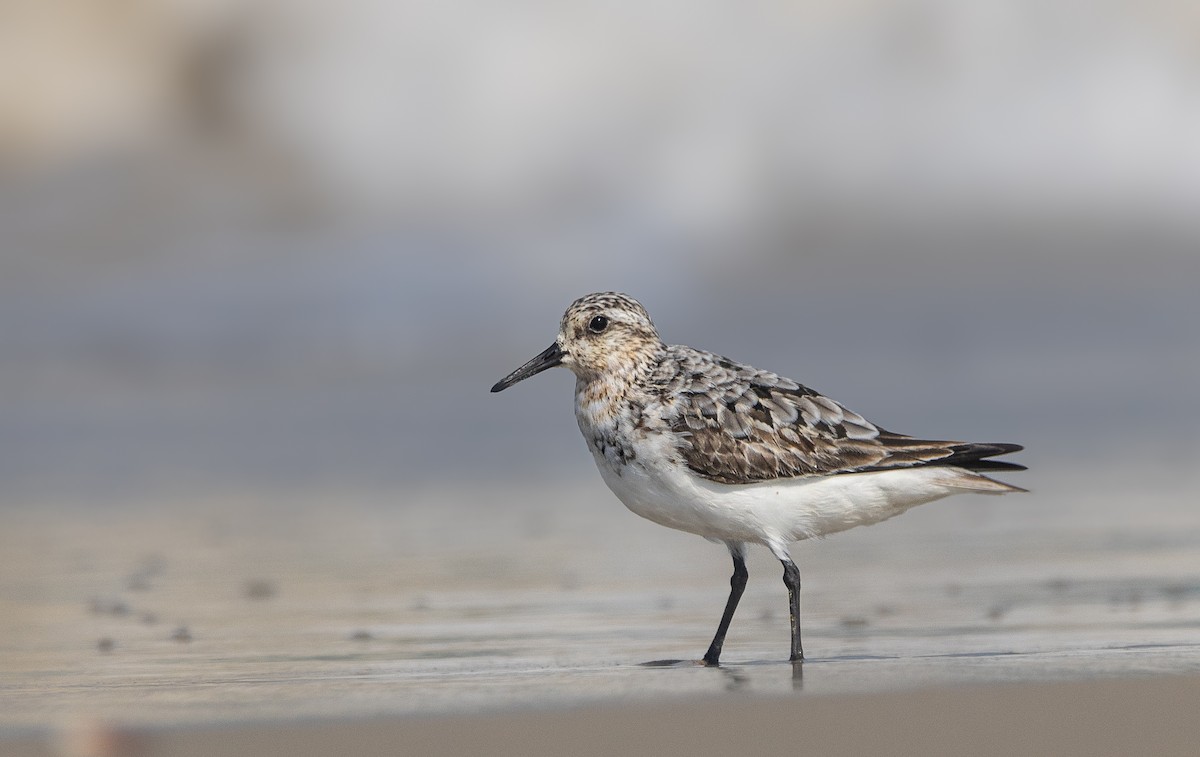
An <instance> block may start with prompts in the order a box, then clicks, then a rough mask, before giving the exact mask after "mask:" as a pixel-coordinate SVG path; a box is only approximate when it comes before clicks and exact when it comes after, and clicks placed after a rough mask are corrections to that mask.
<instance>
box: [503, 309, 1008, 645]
mask: <svg viewBox="0 0 1200 757" xmlns="http://www.w3.org/2000/svg"><path fill="white" fill-rule="evenodd" d="M558 365H562V366H565V367H567V368H570V369H571V371H572V372H573V373H574V374H575V417H576V419H577V420H578V421H579V430H580V431H582V432H583V436H584V438H585V439H586V440H587V445H588V449H590V450H591V451H592V456H593V457H594V458H595V459H596V467H598V468H599V469H600V475H601V476H602V477H603V478H604V482H605V483H606V484H608V488H609V489H611V490H612V492H613V493H614V494H616V495H617V498H618V499H620V500H621V502H623V503H624V504H625V506H626V507H628V508H629V509H630V510H632V511H633V512H634V513H637V514H638V515H640V516H642V517H643V518H648V519H650V520H652V521H654V522H655V523H660V524H662V525H664V526H669V527H671V528H676V529H679V530H681V531H687V532H689V533H693V534H699V535H700V536H703V537H705V538H707V539H709V540H711V541H720V542H724V544H725V546H726V547H728V548H729V552H730V554H731V555H732V556H733V577H732V578H731V579H730V582H729V583H730V591H729V599H728V601H727V602H726V604H725V612H724V613H723V614H722V615H721V622H720V623H719V624H718V626H717V633H716V635H715V636H714V637H713V640H712V644H710V645H709V647H708V651H706V652H705V653H704V657H703V658H702V660H701V662H703V663H704V664H706V665H714V666H715V665H717V664H718V661H719V659H720V656H721V647H722V645H723V644H724V642H725V633H726V631H728V630H729V623H730V621H731V620H732V619H733V614H734V611H735V610H736V609H737V605H738V600H739V599H741V596H742V591H743V590H744V589H745V587H746V578H747V572H746V562H745V559H744V554H745V548H746V545H747V544H762V545H764V546H766V547H767V549H769V550H771V552H772V554H774V555H775V557H776V558H777V559H778V560H779V561H780V562H781V563H783V582H784V584H786V585H787V589H788V600H789V610H790V615H791V634H792V639H791V660H792V661H799V660H803V659H804V651H803V649H802V647H801V644H800V570H799V569H798V568H797V567H796V564H795V563H794V562H792V559H791V557H790V556H789V554H788V545H789V544H791V543H792V542H796V541H800V540H802V539H811V538H813V537H820V536H825V535H826V534H832V533H836V532H838V531H845V530H846V529H848V528H853V527H855V526H866V525H870V524H872V523H878V522H880V521H882V520H887V519H888V518H891V517H894V516H896V515H899V514H900V513H902V512H904V511H905V510H908V509H909V508H911V507H915V506H916V505H920V504H924V503H926V502H932V501H933V500H936V499H941V498H942V497H947V496H949V495H951V494H960V493H964V492H977V493H980V494H1006V493H1009V492H1020V491H1025V490H1024V489H1021V488H1018V487H1016V486H1011V485H1009V484H1005V483H1001V482H999V481H996V480H993V479H991V478H988V477H987V476H985V475H982V473H983V472H992V471H1002V470H1008V471H1016V470H1024V469H1025V467H1024V466H1022V465H1017V464H1015V463H1007V462H1001V461H997V460H990V459H988V458H991V457H994V456H996V455H1004V454H1008V453H1010V452H1016V451H1018V450H1020V449H1021V446H1020V445H1017V444H974V443H964V442H951V441H930V440H926V439H914V438H913V437H911V436H904V435H902V434H895V433H892V432H891V431H885V430H884V429H882V428H880V427H879V426H876V425H875V424H873V423H871V422H870V421H868V420H866V419H865V418H863V417H862V416H861V415H859V414H857V413H855V412H853V411H851V410H848V409H847V408H845V407H844V406H842V405H840V404H838V403H837V402H834V401H833V400H831V399H829V398H828V397H825V396H823V395H821V394H818V393H817V392H815V391H813V390H812V389H809V388H808V387H806V386H803V385H801V384H799V383H797V382H795V381H792V380H791V379H787V378H784V377H782V376H779V375H776V374H774V373H770V372H768V371H761V370H759V369H757V368H752V367H751V366H748V365H743V364H741V363H736V362H734V361H732V360H730V359H728V358H724V357H721V356H720V355H714V354H712V353H711V352H704V351H703V350H697V349H693V348H691V347H683V346H677V345H667V344H664V343H663V341H662V340H661V339H660V338H659V336H658V331H657V330H656V329H655V327H654V324H653V323H652V322H651V321H650V316H649V315H648V314H647V313H646V309H645V308H643V307H642V305H641V303H639V302H638V301H637V300H635V299H633V298H632V297H629V296H628V295H624V294H619V293H616V292H602V293H597V294H589V295H587V296H585V297H581V298H579V299H578V300H576V301H575V302H573V303H571V306H570V307H569V308H567V312H566V313H565V314H564V315H563V317H562V321H561V323H560V324H559V330H558V336H557V337H556V338H555V340H554V344H552V345H550V347H549V348H547V349H546V350H545V351H544V352H542V353H541V354H539V355H537V356H536V357H534V358H533V359H532V360H530V361H529V362H527V363H525V365H522V366H521V367H520V368H518V369H516V370H515V371H513V372H512V373H510V374H509V375H507V376H505V377H504V378H503V379H501V380H500V381H499V382H497V383H496V385H495V386H493V387H492V391H493V392H499V391H501V390H504V389H507V388H508V387H510V386H512V385H513V384H515V383H517V382H518V381H522V380H524V379H527V378H529V377H530V376H533V375H534V374H536V373H540V372H541V371H544V370H546V369H547V368H553V367H554V366H558Z"/></svg>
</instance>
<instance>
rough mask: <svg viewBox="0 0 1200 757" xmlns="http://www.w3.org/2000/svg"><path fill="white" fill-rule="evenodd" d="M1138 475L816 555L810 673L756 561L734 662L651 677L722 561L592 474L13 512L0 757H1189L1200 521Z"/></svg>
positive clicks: (981, 501)
mask: <svg viewBox="0 0 1200 757" xmlns="http://www.w3.org/2000/svg"><path fill="white" fill-rule="evenodd" d="M1146 480H1152V479H1147V478H1146V477H1139V476H1130V477H1128V478H1122V479H1119V480H1110V481H1109V483H1110V489H1109V491H1107V492H1106V493H1105V495H1104V498H1103V499H1098V498H1097V495H1096V493H1095V492H1094V491H1092V492H1090V493H1077V488H1076V487H1074V486H1073V485H1072V481H1071V480H1070V479H1069V478H1068V477H1064V478H1062V479H1060V480H1043V481H1041V482H1039V483H1040V488H1039V489H1038V493H1037V494H1035V495H1030V496H1027V497H1019V498H1018V497H1007V498H997V499H992V498H965V497H964V498H958V499H954V500H948V501H945V502H941V503H934V504H932V505H928V506H925V507H924V508H919V509H918V510H915V511H913V512H911V513H909V514H907V515H905V516H904V517H902V518H898V519H896V520H894V521H890V522H888V523H885V524H881V525H879V526H875V527H872V528H869V529H859V530H856V531H854V532H852V533H849V534H844V535H842V536H840V537H834V538H831V539H829V540H826V541H824V542H818V543H813V544H801V545H797V546H796V547H795V548H794V550H793V554H794V555H795V557H796V558H797V560H798V562H799V564H800V566H801V570H802V572H803V574H804V581H805V584H804V585H805V588H804V597H803V606H804V629H805V647H806V651H807V652H808V655H809V657H810V659H809V660H808V661H807V662H806V663H805V664H804V666H803V670H802V675H800V676H797V675H796V671H795V670H794V669H793V667H792V666H791V665H789V664H787V663H786V662H784V661H783V659H784V657H785V654H786V647H787V617H786V599H785V594H784V589H783V586H782V582H781V581H780V576H779V569H778V566H777V564H776V563H775V562H774V561H773V560H772V559H771V558H770V556H769V555H768V554H767V553H766V552H765V551H761V550H760V551H757V552H755V553H753V554H752V555H751V557H750V560H749V567H750V571H751V581H750V585H749V588H748V590H747V593H746V596H745V598H744V600H743V604H742V607H741V608H740V610H739V613H738V616H737V618H736V619H735V621H734V624H733V627H732V629H731V631H730V636H729V639H728V641H727V645H726V650H725V656H724V659H725V665H724V666H723V667H722V668H720V669H705V668H700V667H696V666H693V665H690V664H683V665H677V666H671V667H645V666H642V665H639V664H638V663H641V662H645V661H649V660H658V659H663V658H686V657H695V656H699V654H700V653H701V652H702V651H703V649H704V647H705V645H706V644H707V642H708V639H709V638H710V636H711V633H712V630H713V629H712V627H713V625H714V624H715V621H716V619H717V616H718V615H719V613H720V609H721V606H722V605H723V603H724V599H725V592H726V591H727V588H726V587H727V585H728V584H727V581H728V572H729V566H728V565H727V562H728V558H727V556H726V555H725V554H724V551H723V548H721V547H719V546H715V545H711V544H708V543H706V542H704V541H703V540H700V539H697V538H695V537H690V536H688V535H686V534H678V533H674V532H671V531H668V530H666V529H662V528H660V527H657V526H655V525H653V524H650V523H647V522H644V521H641V520H640V519H638V518H636V517H634V516H632V515H630V514H629V513H627V512H625V511H624V509H623V508H621V507H620V505H619V504H618V503H616V502H615V501H614V500H612V498H611V497H610V496H609V495H608V494H607V493H606V492H605V491H604V490H603V489H602V487H600V486H599V485H598V484H597V483H596V482H582V483H580V484H579V485H566V484H564V485H563V486H561V487H557V488H548V487H541V488H533V487H524V488H522V487H520V486H513V485H505V486H504V487H497V488H491V487H479V486H463V487H459V488H457V489H438V490H410V491H404V492H395V493H392V494H390V495H387V496H381V495H379V494H378V493H372V494H358V493H353V492H338V493H331V492H308V493H305V494H304V495H297V496H292V497H287V498H272V497H263V496H251V495H247V496H245V497H243V498H238V499H231V498H225V499H222V500H221V501H212V500H202V501H195V502H185V501H161V502H157V503H143V504H139V505H137V506H129V507H124V508H120V509H111V508H110V509H107V510H105V509H91V510H88V509H83V508H81V507H77V506H76V507H68V506H63V505H53V504H45V503H42V504H40V505H39V506H37V507H33V506H30V507H28V508H24V509H17V510H12V511H9V512H8V513H6V514H5V516H4V521H5V522H4V528H3V531H2V533H0V610H2V612H0V659H3V661H4V662H3V675H2V676H0V739H4V741H0V746H2V747H3V749H2V750H0V752H3V753H5V754H9V753H14V754H15V753H31V754H34V753H44V750H45V749H50V748H52V747H53V745H55V744H58V745H60V746H61V744H63V743H64V742H62V740H61V739H62V738H63V736H62V734H63V733H68V734H70V733H77V732H79V731H80V730H81V729H82V730H83V732H85V734H86V732H87V728H88V726H87V725H86V724H89V723H110V724H114V726H115V727H118V728H120V729H133V732H136V733H140V734H142V736H139V738H140V739H141V741H140V742H139V743H140V744H141V745H142V746H141V747H139V748H142V747H144V752H143V753H145V754H190V753H196V754H200V753H207V754H212V753H219V752H220V750H228V751H229V752H230V753H264V754H270V753H271V752H265V751H262V750H260V749H259V748H258V747H257V746H255V745H256V744H262V743H264V740H266V741H269V742H271V743H274V744H275V748H276V749H277V753H280V754H283V753H287V754H305V753H312V754H316V753H328V752H329V751H332V748H331V747H328V745H330V744H340V745H342V748H350V749H352V751H354V752H355V753H363V754H370V753H384V752H383V749H382V747H383V745H386V744H388V743H394V742H395V739H397V738H401V737H402V738H403V740H404V742H405V743H406V744H413V745H414V752H413V753H421V752H422V751H426V752H429V751H441V752H443V753H463V752H468V753H469V752H471V751H476V752H478V751H484V750H483V749H482V747H483V746H484V745H491V746H490V747H489V748H488V749H487V750H486V751H489V753H493V754H505V753H514V754H515V753H527V754H528V753H532V754H537V753H546V754H550V753H555V749H554V747H555V745H556V744H561V743H562V742H560V741H558V739H563V740H570V741H571V742H572V748H571V751H572V753H578V754H588V753H600V751H601V750H602V745H603V744H604V743H608V748H607V749H606V750H604V751H605V752H606V753H607V752H610V751H618V752H620V751H622V749H617V748H615V747H614V746H613V742H612V741H611V740H610V741H608V742H605V741H604V740H603V739H601V735H605V738H617V737H616V736H613V734H619V735H620V736H619V738H621V739H625V740H626V742H627V745H628V746H629V747H630V748H633V747H636V746H637V745H638V744H639V743H645V744H647V745H648V746H647V747H646V748H645V751H647V752H648V753H649V752H653V753H660V754H670V753H673V752H672V751H671V750H672V749H676V751H677V752H678V753H682V752H683V750H684V749H685V748H687V750H688V753H691V754H705V753H717V752H718V751H722V750H721V749H719V748H718V747H721V745H725V747H728V748H732V747H731V744H733V743H734V742H736V743H758V744H762V745H763V746H764V748H765V747H768V746H770V747H775V746H779V745H784V744H794V745H795V746H796V747H797V748H799V747H801V746H803V745H809V746H812V748H814V749H816V750H817V751H818V752H822V753H838V749H837V747H838V745H841V747H842V748H843V752H842V753H852V752H855V751H867V750H868V749H870V750H873V751H879V748H878V745H880V744H882V745H888V744H896V745H899V746H897V747H896V748H891V749H890V751H894V752H900V751H911V750H916V751H913V752H912V753H937V750H936V749H933V748H932V747H933V746H934V745H940V746H941V747H943V748H944V751H943V752H942V753H955V752H957V753H963V749H961V748H958V749H956V748H955V747H956V746H957V747H963V746H964V745H967V744H969V743H973V742H971V741H970V740H972V739H974V740H976V741H977V742H978V743H977V746H978V747H979V748H977V749H972V750H970V751H972V752H973V753H985V754H986V753H997V754H1000V753H1005V754H1012V753H1058V754H1072V753H1080V754H1083V753H1093V754H1094V753H1103V749H1099V748H1102V747H1112V749H1110V750H1109V751H1108V752H1107V753H1113V754H1115V753H1122V752H1123V751H1125V752H1126V753H1129V752H1131V751H1138V750H1132V749H1131V750H1125V749H1124V748H1123V745H1125V744H1126V742H1125V741H1120V740H1117V736H1116V735H1114V736H1111V737H1105V738H1101V735H1102V734H1105V733H1107V732H1108V731H1112V732H1113V733H1114V734H1125V735H1129V731H1128V729H1133V728H1136V729H1137V730H1138V731H1139V733H1140V736H1139V737H1138V738H1140V739H1142V741H1140V742H1139V743H1141V744H1144V745H1146V748H1145V749H1143V750H1141V751H1142V752H1143V753H1157V754H1172V753H1183V752H1172V751H1171V749H1172V747H1171V744H1173V743H1175V741H1174V740H1178V739H1182V738H1183V737H1184V736H1185V735H1188V734H1189V733H1194V722H1193V721H1194V718H1183V717H1177V714H1178V713H1177V709H1178V708H1179V707H1180V706H1186V707H1187V708H1188V711H1189V712H1190V711H1191V709H1194V703H1195V702H1196V701H1197V699H1198V698H1197V696H1196V695H1197V694H1198V693H1200V690H1198V684H1197V678H1196V677H1195V674H1197V673H1200V561H1198V560H1197V555H1200V527H1198V526H1197V523H1196V519H1195V516H1194V513H1193V512H1192V510H1193V504H1192V503H1194V501H1195V498H1194V496H1193V495H1192V493H1193V491H1194V488H1193V487H1192V485H1191V482H1189V481H1180V480H1178V479H1176V480H1174V481H1171V480H1168V479H1161V478H1160V479H1158V481H1159V483H1158V484H1157V488H1152V489H1150V490H1147V488H1146V486H1145V483H1144V482H1145V481H1146ZM1022 483H1029V482H1027V481H1022ZM501 488H502V489H503V492H502V493H498V492H499V491H500V489H501ZM1132 501H1136V502H1137V503H1138V507H1137V508H1136V509H1132V508H1127V507H1124V506H1122V503H1124V502H1132ZM1048 503H1053V506H1052V507H1051V506H1049V505H1048ZM1189 675H1190V677H1189ZM1179 676H1182V677H1179ZM1173 713H1174V714H1173ZM864 723H870V724H872V725H871V727H870V728H867V727H865V726H864ZM913 723H922V724H924V725H923V726H922V727H920V728H916V727H913V726H912V724H913ZM905 724H908V725H905ZM64 729H65V730H64ZM531 733H534V734H538V735H537V737H536V738H533V737H531V736H530V734H531ZM56 734H57V735H56ZM89 738H90V737H89ZM1068 738H1069V741H1070V743H1071V744H1073V745H1074V746H1075V747H1078V748H1079V749H1080V750H1082V751H1078V752H1070V751H1063V750H1062V749H1059V748H1058V747H1057V746H1055V745H1057V744H1059V743H1060V742H1061V741H1062V739H1068ZM1122 738H1124V736H1122ZM1130 738H1132V736H1130ZM531 739H532V741H531ZM655 739H659V741H655ZM725 739H729V740H732V741H726V740H725ZM821 739H825V740H826V741H821ZM872 739H882V741H878V742H875V741H871V740H872ZM897 739H899V741H897ZM904 739H909V740H911V741H904ZM964 739H966V740H967V741H964ZM1021 739H1029V741H1028V744H1031V745H1033V747H1031V748H1030V749H1022V748H1021V744H1023V743H1026V742H1025V741H1021ZM1056 739H1057V740H1058V741H1055V740H1056ZM1153 739H1160V740H1159V741H1154V740H1153ZM639 740H640V741H639ZM747 740H749V741H747ZM85 741H86V739H85ZM1181 743H1188V744H1189V745H1190V744H1194V743H1195V740H1189V741H1186V742H1181ZM321 744H325V745H326V746H327V748H325V749H324V751H322V750H321V749H318V748H317V746H318V745H321ZM872 744H876V745H877V746H876V747H872V746H871V745H872ZM39 745H40V746H39ZM219 745H224V746H219ZM289 745H290V746H289ZM813 745H821V746H820V747H819V748H818V747H816V746H813ZM1047 745H1048V746H1047ZM1089 745H1090V746H1091V747H1094V748H1093V749H1091V750H1090V751H1089V750H1087V749H1085V748H1084V747H1087V746H1089ZM417 746H420V750H417V749H416V747H417ZM1043 746H1045V747H1046V748H1044V749H1043V748H1042V747H1043ZM218 747H219V748H218ZM435 747H436V749H435ZM518 747H520V748H518ZM900 747H902V748H900ZM1001 747H1004V748H1001ZM1050 747H1054V748H1050ZM992 748H995V749H996V751H994V752H988V751H986V750H987V749H992ZM39 749H40V750H42V751H41V752H39V751H38V750H39ZM71 749H75V752H71V751H70V750H71ZM305 749H309V751H305ZM539 749H540V750H542V751H540V752H539V751H538V750H539ZM586 749H593V750H594V751H593V752H588V751H586ZM705 749H708V750H709V751H705ZM1098 749H1099V751H1098ZM189 750H192V751H189ZM59 752H60V753H84V752H80V751H79V749H78V748H77V747H74V746H72V747H70V748H69V749H59ZM727 752H728V749H725V753H727ZM116 753H120V752H116ZM560 753H561V752H560Z"/></svg>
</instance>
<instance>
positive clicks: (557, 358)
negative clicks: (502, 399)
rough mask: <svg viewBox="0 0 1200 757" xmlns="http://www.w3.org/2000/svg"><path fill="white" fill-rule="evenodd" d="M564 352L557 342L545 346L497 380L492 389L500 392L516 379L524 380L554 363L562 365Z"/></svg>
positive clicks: (552, 365)
mask: <svg viewBox="0 0 1200 757" xmlns="http://www.w3.org/2000/svg"><path fill="white" fill-rule="evenodd" d="M564 354H565V353H563V351H562V349H561V348H560V347H559V346H558V342H555V343H554V344H552V345H550V346H549V347H547V348H546V349H545V350H544V351H543V352H541V353H540V354H538V355H537V357H535V358H533V359H532V360H530V361H529V362H528V363H526V364H525V365H523V366H521V367H520V368H518V369H516V370H515V371H513V372H512V373H510V374H508V375H507V376H505V377H504V378H502V379H500V380H499V381H497V382H496V385H495V386H493V387H492V391H493V392H502V391H504V390H505V389H507V388H509V387H510V386H512V385H513V384H515V383H517V382H518V381H524V380H525V379H527V378H529V377H530V376H534V375H536V374H538V373H541V372H542V371H544V370H546V369H547V368H553V367H554V366H556V365H562V359H563V355H564Z"/></svg>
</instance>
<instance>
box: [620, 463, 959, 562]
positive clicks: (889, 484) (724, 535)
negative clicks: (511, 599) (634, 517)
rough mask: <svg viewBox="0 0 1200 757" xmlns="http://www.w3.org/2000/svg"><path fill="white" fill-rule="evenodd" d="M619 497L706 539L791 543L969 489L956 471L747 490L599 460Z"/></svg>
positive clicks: (667, 468) (786, 482)
mask: <svg viewBox="0 0 1200 757" xmlns="http://www.w3.org/2000/svg"><path fill="white" fill-rule="evenodd" d="M596 463H597V467H599V469H600V474H601V476H603V478H604V482H605V483H606V484H608V488H609V489H611V490H612V492H613V493H614V494H616V495H617V498H618V499H620V500H621V502H623V503H624V504H625V506H626V507H628V508H629V509H630V510H632V511H633V512H634V513H636V514H638V515H640V516H642V517H643V518H647V519H649V520H652V521H654V522H655V523H659V524H661V525H664V526H668V527H670V528H676V529H679V530H681V531H687V532H690V533H694V534H699V535H700V536H703V537H706V538H709V539H718V540H722V541H739V542H757V543H761V544H766V545H768V546H770V545H772V544H774V545H786V544H788V543H791V542H794V541H800V540H802V539H810V538H813V537H820V536H825V535H826V534H832V533H836V532H838V531H845V530H846V529H848V528H854V527H855V526H866V525H870V524H872V523H878V522H880V521H883V520H887V519H888V518H892V517H895V516H897V515H899V514H900V513H903V512H904V511H906V510H908V509H909V508H912V507H915V506H916V505H920V504H924V503H926V502H932V501H933V500H936V499H941V498H942V497H946V496H949V495H951V494H956V493H961V492H963V491H964V490H965V487H964V485H963V477H964V476H966V477H974V476H973V474H971V473H969V472H967V471H964V470H962V469H959V468H952V467H924V468H914V469H908V470H892V471H879V472H872V473H849V474H840V475H836V476H826V477H823V478H809V479H780V480H778V481H766V482H761V483H755V484H746V485H740V486H739V485H730V484H720V483H716V482H713V481H708V480H707V479H702V478H700V477H698V476H696V475H695V474H693V473H691V471H690V470H688V469H686V468H684V467H682V466H678V465H665V464H664V465H657V466H654V465H652V466H649V467H646V466H642V465H638V464H636V463H635V464H633V465H628V466H624V467H623V468H621V470H620V472H619V473H618V471H617V470H615V469H614V468H612V467H611V466H610V465H608V464H606V462H605V461H603V460H602V459H599V458H598V459H597V461H596Z"/></svg>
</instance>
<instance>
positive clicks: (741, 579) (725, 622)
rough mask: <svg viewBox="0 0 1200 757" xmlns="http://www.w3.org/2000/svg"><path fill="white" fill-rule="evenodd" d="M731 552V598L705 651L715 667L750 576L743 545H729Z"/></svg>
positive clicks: (708, 661) (709, 663) (707, 661)
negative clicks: (743, 553) (730, 622)
mask: <svg viewBox="0 0 1200 757" xmlns="http://www.w3.org/2000/svg"><path fill="white" fill-rule="evenodd" d="M729 553H730V554H731V555H733V576H731V577H730V579H729V599H728V601H726V602H725V613H724V614H723V615H721V624H720V625H719V626H717V635H716V636H714V637H713V640H712V644H709V645H708V651H707V652H705V653H704V664H705V665H708V666H713V667H715V666H716V665H718V664H719V662H718V661H719V660H720V659H721V647H723V646H724V645H725V632H726V631H728V630H729V621H731V620H733V613H734V611H736V610H737V606H738V600H740V599H741V598H742V592H743V591H745V590H746V579H747V578H749V577H750V573H749V571H747V570H746V559H745V558H744V557H743V556H742V545H740V544H738V545H736V546H735V545H732V544H731V545H729Z"/></svg>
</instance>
